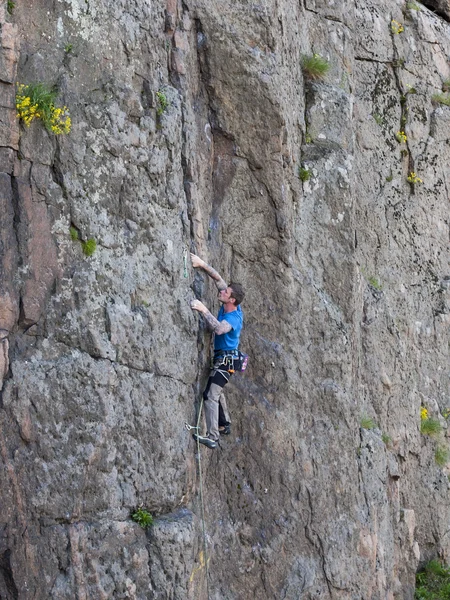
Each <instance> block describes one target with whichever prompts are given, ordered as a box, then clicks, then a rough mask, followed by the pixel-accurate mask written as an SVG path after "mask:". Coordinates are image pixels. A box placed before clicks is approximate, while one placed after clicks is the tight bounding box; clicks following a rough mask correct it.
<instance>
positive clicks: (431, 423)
mask: <svg viewBox="0 0 450 600" xmlns="http://www.w3.org/2000/svg"><path fill="white" fill-rule="evenodd" d="M441 431H442V425H441V424H440V422H439V420H438V419H433V418H432V417H431V418H427V419H422V420H421V422H420V433H423V435H431V436H435V435H439V434H440V433H441Z"/></svg>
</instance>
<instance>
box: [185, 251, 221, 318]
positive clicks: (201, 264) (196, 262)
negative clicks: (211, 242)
mask: <svg viewBox="0 0 450 600" xmlns="http://www.w3.org/2000/svg"><path fill="white" fill-rule="evenodd" d="M191 262H192V266H193V267H194V268H200V269H203V270H204V271H205V273H207V274H208V275H209V276H210V277H211V279H214V281H215V283H216V286H217V289H218V290H226V289H227V284H226V282H225V280H224V279H222V277H221V276H220V275H219V273H218V272H217V271H215V270H214V269H213V268H212V267H210V266H209V265H208V264H206V263H205V261H204V260H202V259H201V258H199V257H198V256H197V255H196V254H192V252H191ZM213 318H214V317H213Z"/></svg>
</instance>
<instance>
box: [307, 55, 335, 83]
mask: <svg viewBox="0 0 450 600" xmlns="http://www.w3.org/2000/svg"><path fill="white" fill-rule="evenodd" d="M302 70H303V75H304V76H305V77H306V78H307V79H312V80H321V79H325V77H326V75H327V73H328V71H329V70H330V63H329V62H328V61H327V60H326V59H325V58H322V56H320V54H313V55H312V56H304V57H303V58H302Z"/></svg>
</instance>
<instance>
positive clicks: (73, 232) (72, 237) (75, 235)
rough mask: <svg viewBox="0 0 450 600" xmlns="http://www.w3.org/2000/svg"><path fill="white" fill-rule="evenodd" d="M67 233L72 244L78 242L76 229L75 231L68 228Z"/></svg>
mask: <svg viewBox="0 0 450 600" xmlns="http://www.w3.org/2000/svg"><path fill="white" fill-rule="evenodd" d="M69 233H70V239H71V240H72V242H76V241H77V240H78V237H79V236H78V229H75V227H69Z"/></svg>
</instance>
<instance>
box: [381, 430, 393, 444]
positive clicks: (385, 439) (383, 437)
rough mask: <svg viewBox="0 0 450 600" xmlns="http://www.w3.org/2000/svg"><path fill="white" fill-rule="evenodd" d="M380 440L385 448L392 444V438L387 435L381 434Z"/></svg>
mask: <svg viewBox="0 0 450 600" xmlns="http://www.w3.org/2000/svg"><path fill="white" fill-rule="evenodd" d="M381 439H382V440H383V442H384V444H386V446H389V444H390V443H391V442H392V438H391V436H390V435H389V434H388V433H382V434H381Z"/></svg>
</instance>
